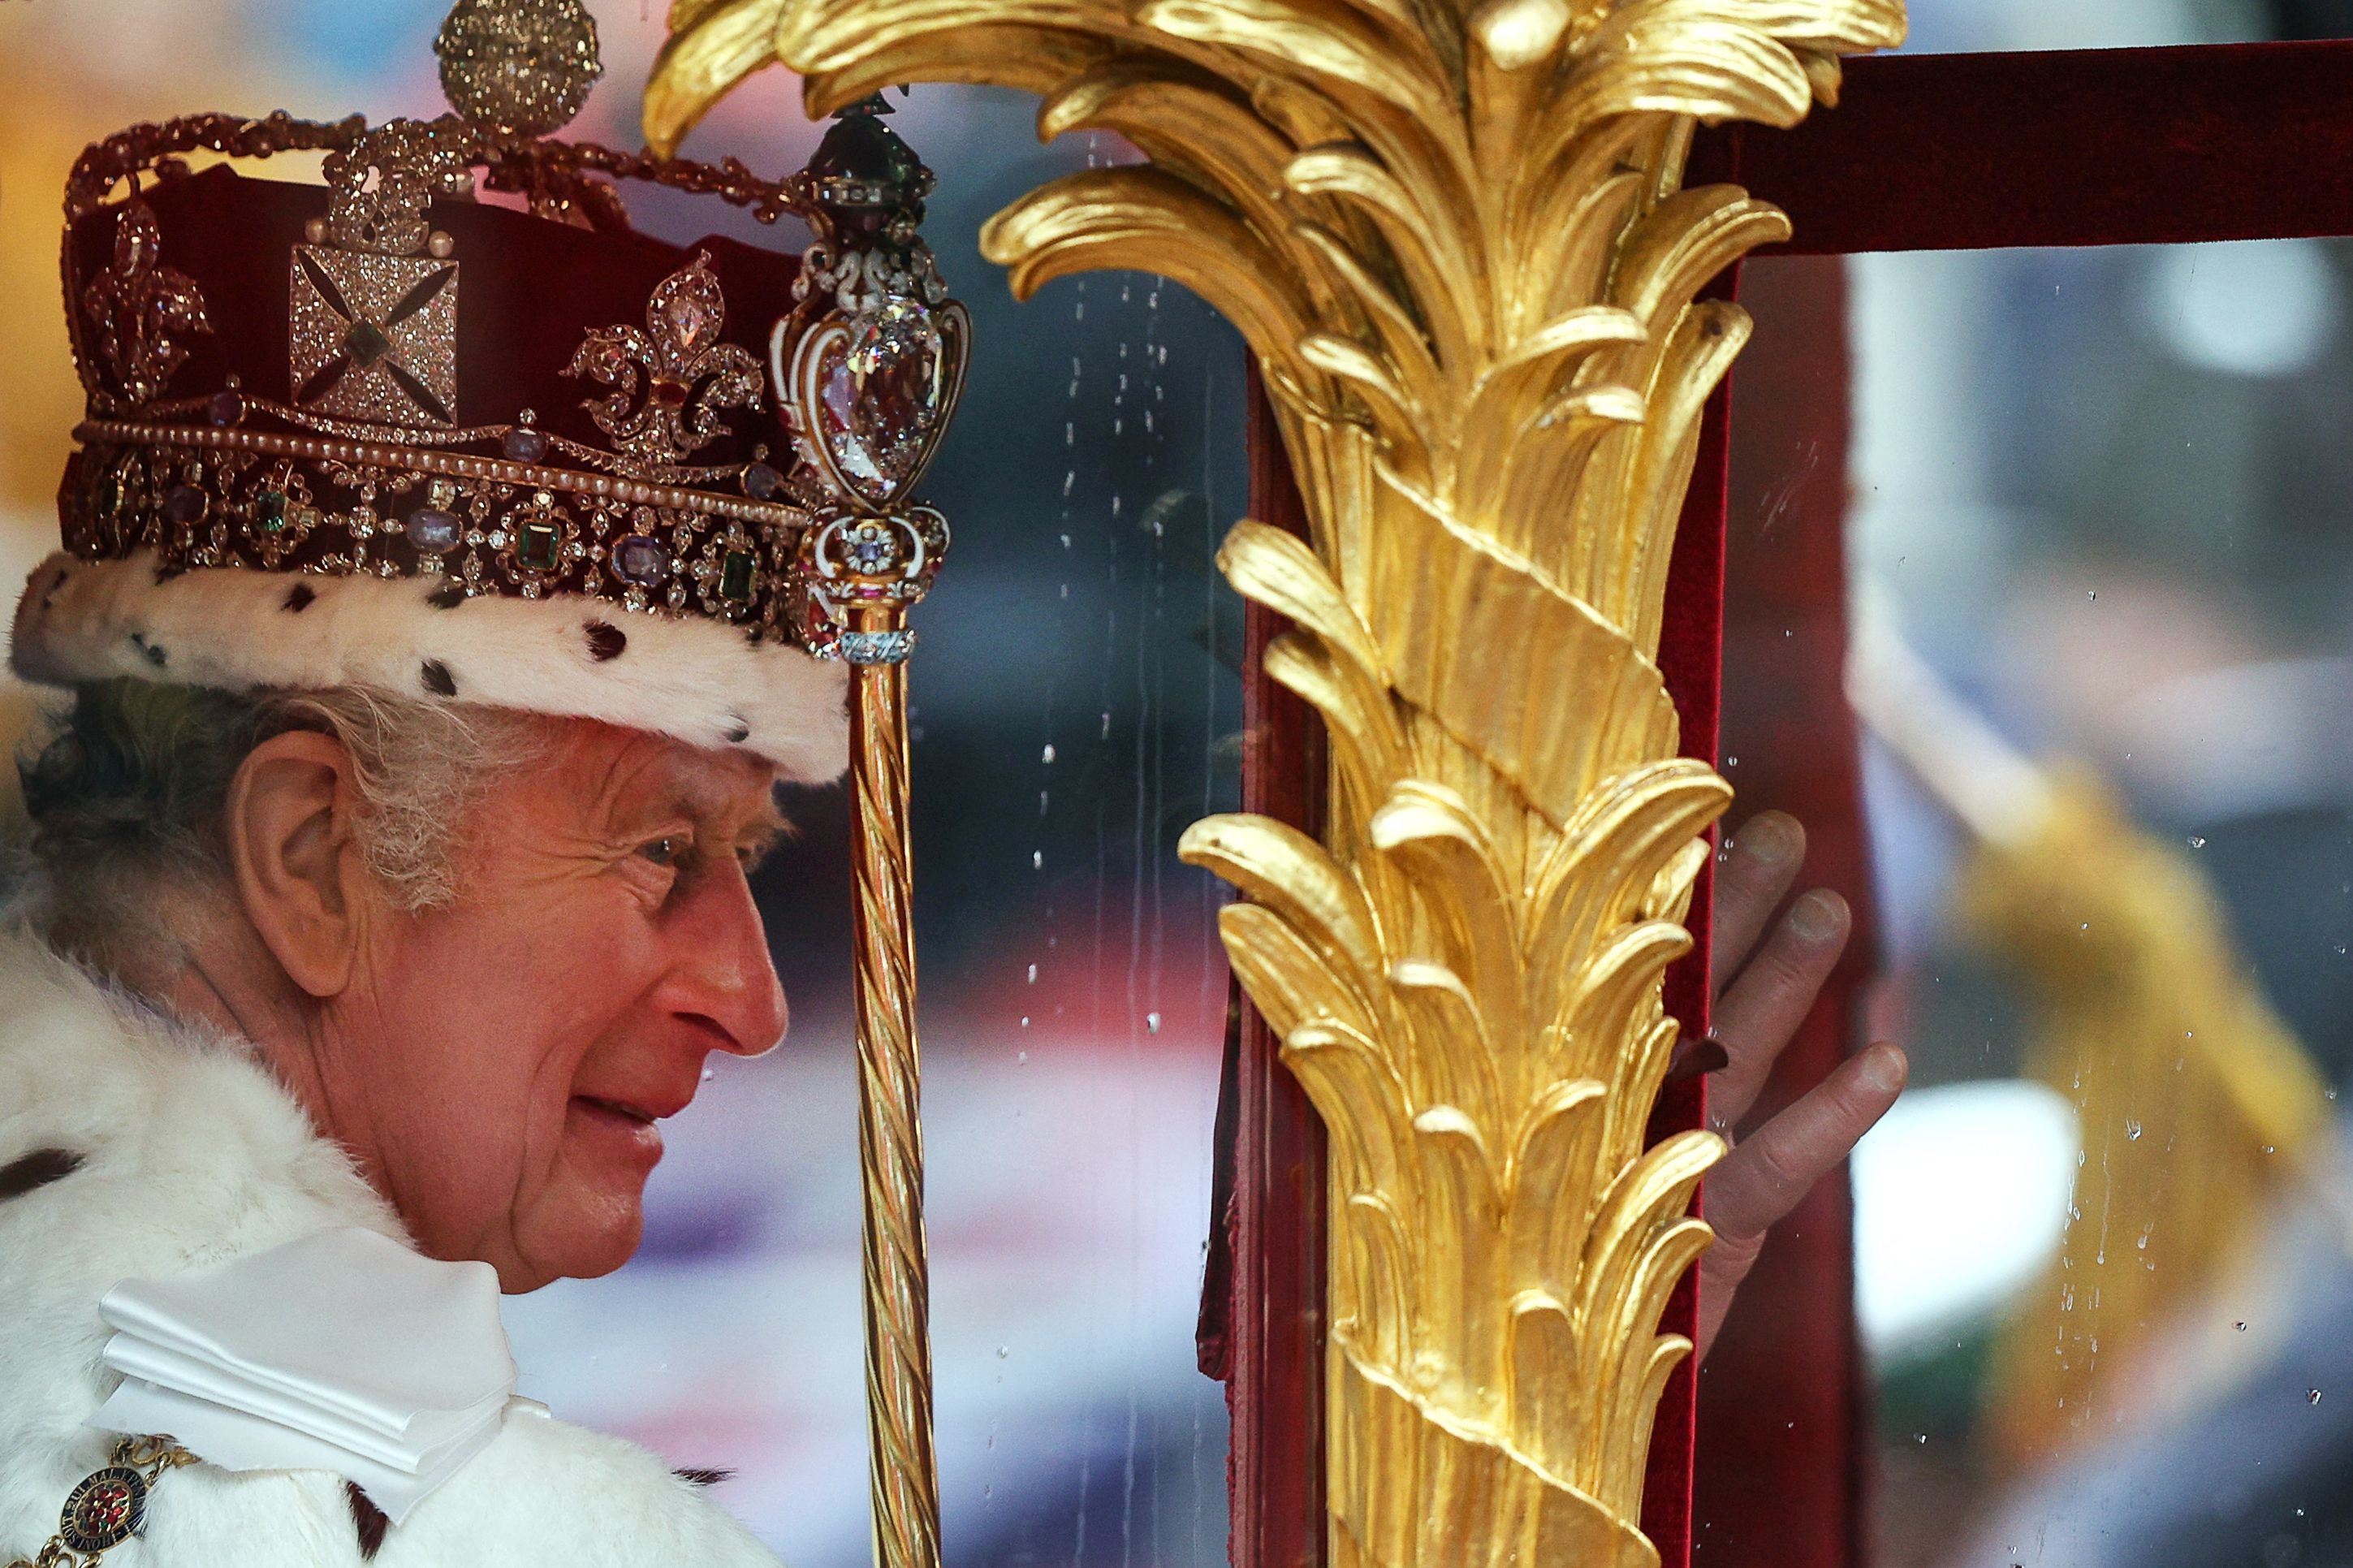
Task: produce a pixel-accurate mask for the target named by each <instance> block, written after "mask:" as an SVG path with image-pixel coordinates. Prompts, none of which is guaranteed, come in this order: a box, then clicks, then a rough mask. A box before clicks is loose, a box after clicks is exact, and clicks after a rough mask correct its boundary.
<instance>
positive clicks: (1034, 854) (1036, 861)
mask: <svg viewBox="0 0 2353 1568" xmlns="http://www.w3.org/2000/svg"><path fill="white" fill-rule="evenodd" d="M1029 869H1030V870H1032V871H1043V870H1045V869H1046V852H1045V851H1044V850H1031V851H1030V852H1029Z"/></svg>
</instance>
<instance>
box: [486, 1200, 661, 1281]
mask: <svg viewBox="0 0 2353 1568" xmlns="http://www.w3.org/2000/svg"><path fill="white" fill-rule="evenodd" d="M645 1234H646V1216H645V1210H644V1209H643V1208H642V1207H641V1206H640V1205H639V1203H638V1200H637V1197H636V1196H635V1194H632V1195H631V1197H630V1199H629V1201H628V1203H627V1205H626V1206H625V1207H624V1206H623V1205H620V1204H617V1203H614V1202H610V1201H606V1202H596V1203H594V1204H591V1205H588V1206H587V1207H586V1209H585V1211H584V1212H582V1213H576V1214H575V1215H574V1216H572V1218H571V1223H570V1224H565V1225H564V1226H562V1227H561V1228H560V1231H559V1233H558V1234H554V1235H550V1236H547V1237H546V1238H545V1240H544V1241H543V1244H542V1245H537V1246H533V1247H528V1248H526V1249H525V1255H524V1256H523V1257H522V1258H520V1259H518V1260H516V1263H515V1265H514V1266H512V1268H510V1267H508V1266H501V1267H500V1269H499V1288H500V1289H501V1290H502V1291H503V1292H505V1293H506V1294H507V1295H509V1296H520V1295H522V1293H523V1292H524V1291H526V1290H536V1289H538V1288H539V1287H541V1286H543V1285H552V1284H554V1282H555V1281H557V1280H559V1279H596V1278H599V1277H603V1276H605V1275H607V1274H610V1273H612V1272H613V1271H614V1270H615V1269H617V1268H618V1267H620V1266H622V1265H623V1264H625V1263H627V1262H628V1261H629V1259H630V1258H632V1257H634V1256H636V1255H637V1252H638V1243H639V1242H641V1241H643V1240H644V1239H645Z"/></svg>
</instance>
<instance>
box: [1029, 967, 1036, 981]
mask: <svg viewBox="0 0 2353 1568" xmlns="http://www.w3.org/2000/svg"><path fill="white" fill-rule="evenodd" d="M1029 983H1030V984H1031V985H1036V984H1037V983H1038V966H1037V965H1036V964H1031V965H1030V966H1029Z"/></svg>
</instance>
